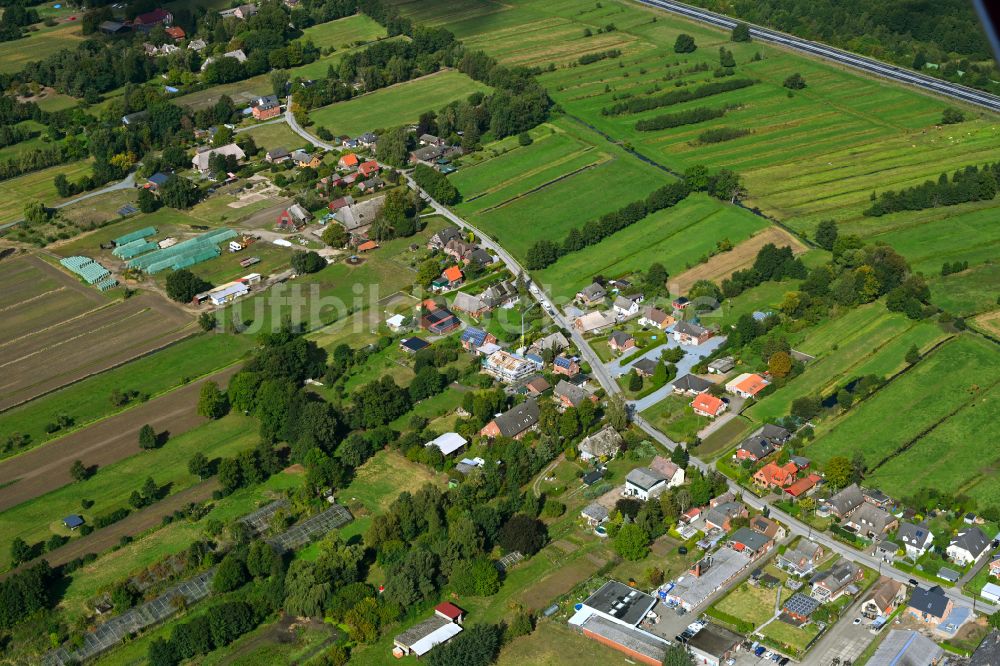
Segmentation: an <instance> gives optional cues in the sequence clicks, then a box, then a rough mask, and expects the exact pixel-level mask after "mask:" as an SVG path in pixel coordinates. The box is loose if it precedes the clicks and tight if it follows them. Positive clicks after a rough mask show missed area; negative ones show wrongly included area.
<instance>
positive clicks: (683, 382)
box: [673, 375, 714, 397]
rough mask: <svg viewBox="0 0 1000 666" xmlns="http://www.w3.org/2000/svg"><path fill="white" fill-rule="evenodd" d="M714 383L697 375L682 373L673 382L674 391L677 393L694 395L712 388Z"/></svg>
mask: <svg viewBox="0 0 1000 666" xmlns="http://www.w3.org/2000/svg"><path fill="white" fill-rule="evenodd" d="M712 386H714V384H712V382H710V381H708V380H707V379H702V378H701V377H699V376H698V375H684V376H683V377H681V378H680V379H678V380H677V381H675V382H674V389H673V391H674V393H676V394H677V395H687V396H692V397H694V396H696V395H698V394H699V393H704V392H705V391H707V390H708V389H710V388H712Z"/></svg>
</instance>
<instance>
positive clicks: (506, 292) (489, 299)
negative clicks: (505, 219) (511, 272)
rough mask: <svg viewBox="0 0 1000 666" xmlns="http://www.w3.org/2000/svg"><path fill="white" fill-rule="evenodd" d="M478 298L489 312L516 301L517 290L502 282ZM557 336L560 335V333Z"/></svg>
mask: <svg viewBox="0 0 1000 666" xmlns="http://www.w3.org/2000/svg"><path fill="white" fill-rule="evenodd" d="M491 259H492V258H491ZM480 298H482V299H483V304H484V305H485V306H486V307H487V308H489V309H490V310H492V309H494V308H502V307H504V306H507V305H510V304H511V303H513V302H514V301H516V300H517V288H516V287H514V285H513V284H512V283H510V282H508V281H507V280H503V281H501V282H497V283H496V284H491V285H490V286H489V287H487V288H486V290H485V291H483V293H482V294H481V295H480ZM559 335H562V334H561V333H560V334H559ZM563 339H565V338H563Z"/></svg>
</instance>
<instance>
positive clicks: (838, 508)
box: [823, 483, 865, 520]
mask: <svg viewBox="0 0 1000 666" xmlns="http://www.w3.org/2000/svg"><path fill="white" fill-rule="evenodd" d="M864 501H865V498H864V496H862V494H861V489H860V488H858V484H856V483H852V484H851V485H849V486H847V487H846V488H844V489H843V490H841V491H840V492H839V493H837V494H836V495H834V496H833V497H831V498H830V499H828V500H826V501H824V502H823V507H824V508H825V509H826V511H827V512H828V513H829V514H830V515H832V516H836V517H837V518H840V519H841V520H844V519H845V518H847V516H848V514H850V513H851V512H852V511H854V510H855V509H857V508H858V507H859V506H861V504H862V503H864Z"/></svg>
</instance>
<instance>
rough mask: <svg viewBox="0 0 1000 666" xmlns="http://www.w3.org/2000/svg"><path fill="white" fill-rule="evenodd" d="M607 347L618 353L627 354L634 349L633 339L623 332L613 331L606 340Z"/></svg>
mask: <svg viewBox="0 0 1000 666" xmlns="http://www.w3.org/2000/svg"><path fill="white" fill-rule="evenodd" d="M608 346H609V347H611V349H612V350H613V351H616V352H619V353H622V352H627V351H628V350H629V349H635V338H633V337H632V336H631V335H630V334H629V333H626V332H625V331H615V332H613V333H612V334H611V337H609V338H608Z"/></svg>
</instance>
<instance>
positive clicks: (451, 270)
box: [431, 266, 465, 289]
mask: <svg viewBox="0 0 1000 666" xmlns="http://www.w3.org/2000/svg"><path fill="white" fill-rule="evenodd" d="M463 282H465V274H464V273H462V269H461V268H459V267H458V266H449V267H448V268H446V269H444V270H443V271H442V272H441V277H439V278H438V279H436V280H434V282H432V283H431V286H432V287H434V288H435V289H455V288H456V287H458V286H459V285H460V284H462V283H463Z"/></svg>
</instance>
